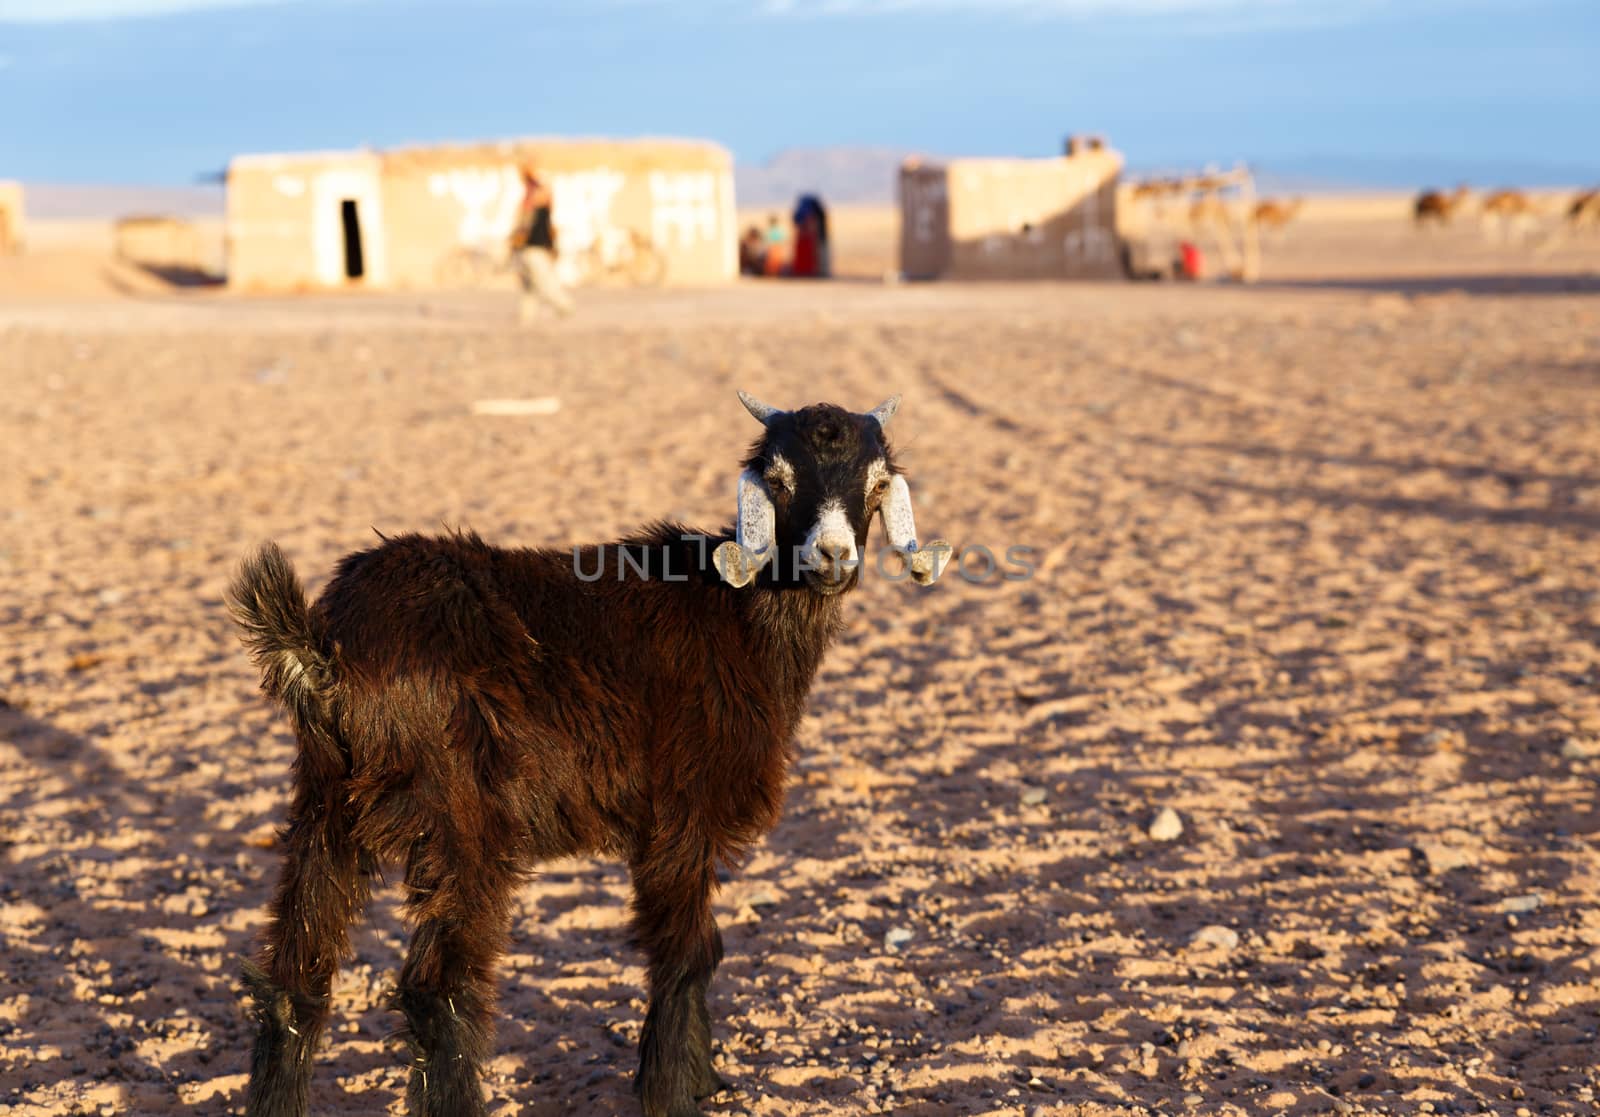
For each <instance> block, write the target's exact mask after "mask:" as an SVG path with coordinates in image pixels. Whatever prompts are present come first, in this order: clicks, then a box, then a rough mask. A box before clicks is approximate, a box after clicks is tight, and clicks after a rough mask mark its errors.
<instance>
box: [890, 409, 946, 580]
mask: <svg viewBox="0 0 1600 1117" xmlns="http://www.w3.org/2000/svg"><path fill="white" fill-rule="evenodd" d="M897 398H898V397H897ZM878 518H879V519H880V520H882V521H883V534H884V535H885V536H887V537H888V539H889V546H891V547H893V548H894V549H895V550H897V551H900V552H902V553H903V554H904V555H905V556H906V562H907V563H909V564H910V566H911V580H912V581H913V582H915V583H917V585H919V586H929V585H932V584H933V583H934V582H937V581H938V580H939V575H941V574H943V573H944V568H945V564H946V563H948V562H949V561H950V554H951V552H952V551H954V550H955V548H953V547H951V546H950V544H949V543H946V542H945V541H944V540H943V539H935V540H934V541H933V542H931V543H927V544H924V545H921V546H919V545H918V544H917V521H916V517H915V516H913V515H912V513H911V486H909V485H907V484H906V479H905V478H904V477H902V476H901V475H900V474H898V473H896V474H895V475H894V476H893V477H891V478H890V479H889V492H888V494H887V495H886V496H885V497H884V498H883V503H882V504H881V505H880V506H879V507H878Z"/></svg>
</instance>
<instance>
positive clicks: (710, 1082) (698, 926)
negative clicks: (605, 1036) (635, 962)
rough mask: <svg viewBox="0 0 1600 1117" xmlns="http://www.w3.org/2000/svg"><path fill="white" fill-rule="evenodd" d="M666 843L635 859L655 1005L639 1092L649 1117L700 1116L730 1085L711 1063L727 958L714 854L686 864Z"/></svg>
mask: <svg viewBox="0 0 1600 1117" xmlns="http://www.w3.org/2000/svg"><path fill="white" fill-rule="evenodd" d="M683 853H684V851H683V849H682V847H681V846H676V845H675V844H666V845H663V846H661V847H658V848H657V849H655V850H652V851H651V852H650V853H649V854H647V855H646V856H644V857H643V858H641V859H639V860H638V861H636V862H635V864H634V866H633V885H634V929H635V933H636V934H637V936H638V940H639V944H640V945H641V946H642V947H644V950H645V953H646V954H647V955H648V956H649V962H650V1008H649V1011H648V1012H647V1014H646V1016H645V1023H644V1034H643V1036H642V1037H641V1038H640V1042H639V1077H638V1078H637V1080H636V1081H635V1082H634V1089H635V1091H636V1092H637V1093H638V1094H639V1100H640V1102H641V1104H642V1105H643V1107H644V1112H645V1115H646V1117H692V1115H694V1114H698V1113H699V1112H700V1107H699V1106H698V1105H697V1104H696V1101H697V1100H698V1099H700V1098H706V1097H710V1096H711V1095H712V1094H715V1093H718V1092H719V1091H721V1090H723V1089H725V1088H726V1087H727V1083H726V1082H724V1081H723V1080H722V1078H721V1076H720V1075H718V1074H717V1072H716V1070H715V1069H713V1067H712V1065H711V1016H710V1011H709V1009H708V1008H707V1006H706V993H707V990H708V989H709V988H710V985H711V978H712V975H713V974H714V973H715V972H716V968H717V964H718V963H719V962H721V961H722V935H721V933H720V932H718V930H717V925H716V921H715V920H714V919H713V918H712V915H711V890H712V886H713V882H714V880H715V876H714V873H713V870H712V865H711V861H710V857H709V854H707V855H705V856H694V857H691V858H690V859H689V861H688V863H683V862H682V861H680V858H682V857H683Z"/></svg>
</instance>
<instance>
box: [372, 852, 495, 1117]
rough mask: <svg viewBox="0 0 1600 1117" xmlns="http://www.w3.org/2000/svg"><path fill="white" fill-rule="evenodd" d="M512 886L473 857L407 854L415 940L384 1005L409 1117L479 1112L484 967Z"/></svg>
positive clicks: (486, 1036) (487, 1014)
mask: <svg viewBox="0 0 1600 1117" xmlns="http://www.w3.org/2000/svg"><path fill="white" fill-rule="evenodd" d="M515 885H516V877H515V874H514V873H513V872H511V871H510V869H509V868H508V867H496V866H489V865H485V864H484V863H483V860H482V857H481V850H479V849H474V850H471V852H468V847H466V846H464V845H457V844H455V843H441V842H436V841H429V842H427V843H426V844H423V845H419V847H418V848H417V849H416V850H415V851H413V854H412V857H411V863H410V865H409V866H408V867H407V870H406V886H407V889H408V891H409V893H410V894H409V896H408V897H407V900H406V906H407V907H408V908H409V909H410V915H411V917H412V919H413V920H414V921H415V930H414V931H413V933H412V936H411V947H410V950H409V951H408V952H407V954H406V961H405V965H404V966H403V967H402V968H401V971H400V985H399V989H397V990H396V992H395V995H394V1006H395V1007H396V1008H398V1009H399V1010H400V1011H401V1013H403V1014H404V1016H405V1028H404V1031H403V1033H402V1034H403V1035H404V1037H405V1039H406V1040H407V1042H408V1043H409V1045H410V1048H411V1057H412V1063H411V1081H410V1084H409V1086H408V1087H407V1089H406V1107H407V1110H408V1111H409V1112H410V1113H411V1114H412V1115H413V1117H477V1115H480V1114H483V1113H485V1112H486V1110H485V1107H484V1098H483V1087H482V1085H481V1083H480V1076H481V1074H482V1068H483V1063H484V1061H485V1060H486V1059H487V1058H488V1057H489V1054H490V1051H491V1048H492V1046H493V1043H494V1015H493V1013H494V982H495V972H494V967H495V962H496V961H497V959H498V958H499V956H500V954H501V952H502V951H503V950H504V947H505V940H506V934H507V931H508V928H509V924H510V910H511V898H512V893H513V890H514V888H515Z"/></svg>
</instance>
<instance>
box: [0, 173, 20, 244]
mask: <svg viewBox="0 0 1600 1117" xmlns="http://www.w3.org/2000/svg"><path fill="white" fill-rule="evenodd" d="M21 251H22V183H20V182H0V256H12V255H15V254H16V253H18V252H21Z"/></svg>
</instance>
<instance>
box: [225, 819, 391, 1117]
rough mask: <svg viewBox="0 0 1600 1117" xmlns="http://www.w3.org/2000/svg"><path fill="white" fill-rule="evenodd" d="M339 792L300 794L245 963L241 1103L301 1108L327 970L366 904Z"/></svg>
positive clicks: (361, 868) (262, 1111)
mask: <svg viewBox="0 0 1600 1117" xmlns="http://www.w3.org/2000/svg"><path fill="white" fill-rule="evenodd" d="M338 798H339V796H338V795H337V794H336V793H330V794H328V795H326V796H322V795H313V794H312V792H311V791H310V790H309V789H307V788H302V789H301V790H300V792H299V793H298V794H297V795H296V798H295V802H294V805H293V808H292V809H291V811H290V821H289V825H288V828H287V830H286V831H285V839H286V840H285V844H286V846H287V849H286V852H285V856H284V861H283V867H282V870H281V872H280V875H279V881H278V891H277V894H276V896H275V897H274V898H273V901H272V905H271V921H270V923H269V924H268V927H267V932H266V935H265V938H264V941H263V945H262V949H261V951H260V953H259V954H258V955H257V957H256V959H255V960H254V961H247V962H245V964H244V974H243V976H244V985H245V992H246V993H247V995H248V996H249V997H250V1000H251V1001H252V1004H253V1009H254V1014H255V1017H256V1038H255V1047H254V1050H253V1052H252V1054H251V1058H250V1085H249V1089H248V1091H247V1093H246V1098H245V1112H246V1113H247V1114H249V1115H250V1117H302V1115H303V1114H304V1113H305V1112H306V1102H307V1096H308V1093H309V1091H310V1085H311V1055H312V1052H313V1051H314V1050H315V1049H316V1045H317V1040H318V1038H319V1037H320V1036H321V1034H322V1030H323V1027H324V1026H325V1025H326V1023H327V1019H328V998H329V993H330V992H331V989H332V986H333V975H334V972H335V970H337V968H338V965H339V962H340V960H341V959H342V958H344V957H345V955H346V954H347V953H348V951H349V943H350V925H351V924H352V923H353V922H354V921H355V919H356V917H357V916H359V915H360V913H361V909H362V908H363V906H364V905H365V904H366V901H367V896H368V892H369V885H370V880H371V871H370V870H371V866H370V864H369V863H368V861H367V858H366V857H365V856H364V855H363V854H362V853H361V851H360V850H359V849H358V848H357V846H356V845H355V843H354V842H353V841H352V840H351V839H350V836H349V834H348V833H347V832H346V831H345V830H344V828H343V826H342V819H341V817H340V815H339V814H338V813H337V809H336V805H337V802H338Z"/></svg>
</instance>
